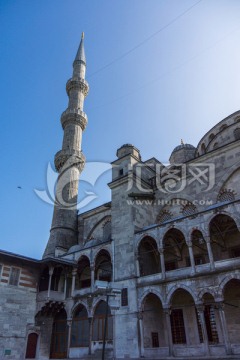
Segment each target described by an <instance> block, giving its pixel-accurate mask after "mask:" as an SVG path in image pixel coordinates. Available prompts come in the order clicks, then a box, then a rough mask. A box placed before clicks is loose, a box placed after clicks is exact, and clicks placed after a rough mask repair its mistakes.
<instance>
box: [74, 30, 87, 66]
mask: <svg viewBox="0 0 240 360" xmlns="http://www.w3.org/2000/svg"><path fill="white" fill-rule="evenodd" d="M75 61H82V62H83V63H84V64H86V56H85V50H84V32H82V37H81V41H80V45H79V48H78V51H77V55H76V57H75Z"/></svg>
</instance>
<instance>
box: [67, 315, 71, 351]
mask: <svg viewBox="0 0 240 360" xmlns="http://www.w3.org/2000/svg"><path fill="white" fill-rule="evenodd" d="M67 326H68V335H67V358H69V350H70V346H71V328H72V318H69V319H67Z"/></svg>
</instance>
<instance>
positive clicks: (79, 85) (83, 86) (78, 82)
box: [66, 78, 89, 97]
mask: <svg viewBox="0 0 240 360" xmlns="http://www.w3.org/2000/svg"><path fill="white" fill-rule="evenodd" d="M72 89H74V90H79V91H81V92H82V93H83V94H84V96H85V97H86V96H87V94H88V91H89V85H88V83H87V81H86V80H84V79H81V78H71V79H69V80H68V82H67V84H66V91H67V94H68V96H69V93H70V91H71V90H72Z"/></svg>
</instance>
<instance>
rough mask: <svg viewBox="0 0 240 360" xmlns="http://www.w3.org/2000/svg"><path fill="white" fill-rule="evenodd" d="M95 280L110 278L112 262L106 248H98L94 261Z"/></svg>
mask: <svg viewBox="0 0 240 360" xmlns="http://www.w3.org/2000/svg"><path fill="white" fill-rule="evenodd" d="M95 280H103V281H108V282H110V281H111V280H112V262H111V257H110V255H109V253H108V252H107V251H106V250H100V252H99V253H98V255H97V257H96V261H95Z"/></svg>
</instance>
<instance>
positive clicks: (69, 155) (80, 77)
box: [43, 33, 89, 258]
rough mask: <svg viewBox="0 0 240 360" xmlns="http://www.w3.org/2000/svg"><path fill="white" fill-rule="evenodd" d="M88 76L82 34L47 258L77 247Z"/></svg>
mask: <svg viewBox="0 0 240 360" xmlns="http://www.w3.org/2000/svg"><path fill="white" fill-rule="evenodd" d="M85 72H86V57H85V51H84V33H82V38H81V42H80V45H79V48H78V52H77V55H76V58H75V60H74V62H73V75H72V78H71V79H70V80H68V82H67V84H66V91H67V94H68V97H69V102H68V108H67V110H65V111H64V112H63V114H62V116H61V123H62V128H63V130H64V136H63V143H62V150H60V151H58V152H57V153H56V155H55V159H54V163H55V167H56V170H57V171H58V173H59V175H58V181H57V185H56V195H55V205H54V213H53V219H52V226H51V230H50V237H49V240H48V243H47V246H46V249H45V252H44V255H43V257H44V258H46V257H49V256H58V254H61V253H63V252H65V251H66V250H68V249H69V248H70V247H71V246H73V245H76V244H77V198H78V182H79V176H80V173H81V172H82V170H83V167H84V164H85V157H84V155H83V153H82V151H81V144H82V132H83V131H84V130H85V128H86V125H87V115H86V114H85V113H84V112H83V104H84V99H85V97H86V96H87V94H88V90H89V86H88V83H87V82H86V80H85Z"/></svg>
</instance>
